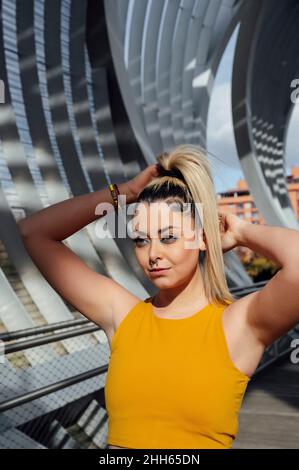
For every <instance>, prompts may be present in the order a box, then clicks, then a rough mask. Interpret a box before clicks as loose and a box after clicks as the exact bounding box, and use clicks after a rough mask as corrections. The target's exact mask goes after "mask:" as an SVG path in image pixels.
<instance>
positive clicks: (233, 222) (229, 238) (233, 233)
mask: <svg viewBox="0 0 299 470" xmlns="http://www.w3.org/2000/svg"><path fill="white" fill-rule="evenodd" d="M218 214H219V222H220V236H221V245H222V251H223V253H226V252H227V251H230V250H232V249H233V248H235V247H236V246H238V245H239V244H240V241H241V239H242V236H241V233H242V230H243V228H244V225H246V224H248V223H249V222H248V221H245V220H243V219H240V218H239V217H237V216H236V215H234V214H232V213H231V212H220V211H218Z"/></svg>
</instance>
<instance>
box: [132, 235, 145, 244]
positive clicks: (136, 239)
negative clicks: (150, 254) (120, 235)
mask: <svg viewBox="0 0 299 470" xmlns="http://www.w3.org/2000/svg"><path fill="white" fill-rule="evenodd" d="M144 241H145V240H144V238H140V237H137V238H133V242H134V243H135V244H136V245H137V243H140V242H144Z"/></svg>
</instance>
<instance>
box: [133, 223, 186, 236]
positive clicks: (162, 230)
mask: <svg viewBox="0 0 299 470" xmlns="http://www.w3.org/2000/svg"><path fill="white" fill-rule="evenodd" d="M170 228H180V227H177V226H176V225H169V226H168V227H163V228H160V229H159V230H158V233H159V234H161V233H162V232H165V230H167V229H170ZM135 232H137V233H140V234H141V235H146V233H144V232H142V231H140V230H135Z"/></svg>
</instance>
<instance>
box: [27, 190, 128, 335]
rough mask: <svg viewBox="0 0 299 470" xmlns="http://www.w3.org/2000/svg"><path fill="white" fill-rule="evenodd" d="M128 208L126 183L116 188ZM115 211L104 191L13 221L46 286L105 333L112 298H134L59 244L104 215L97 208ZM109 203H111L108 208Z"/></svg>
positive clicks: (85, 195)
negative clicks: (101, 205) (47, 283)
mask: <svg viewBox="0 0 299 470" xmlns="http://www.w3.org/2000/svg"><path fill="white" fill-rule="evenodd" d="M119 189H120V193H121V195H124V196H126V202H127V204H128V203H130V202H133V196H132V194H131V192H130V188H129V186H128V185H127V184H126V183H123V184H120V185H119ZM100 203H107V205H106V207H105V209H106V210H107V213H108V212H110V211H114V207H113V205H112V198H111V194H110V190H109V188H105V189H102V190H100V191H95V192H92V193H88V194H84V195H82V196H76V197H72V198H70V199H67V200H65V201H62V202H59V203H57V204H54V205H52V206H50V207H47V208H45V209H42V210H40V211H38V212H35V213H34V214H32V215H30V216H28V217H26V218H25V219H22V220H21V221H20V222H19V223H18V227H19V231H20V234H21V236H22V239H23V243H24V245H25V247H26V249H27V252H28V254H29V255H30V257H31V259H32V260H33V262H34V263H35V265H36V266H37V268H38V269H39V270H40V272H41V273H42V274H43V276H44V277H45V278H46V279H47V281H48V282H49V284H50V285H51V286H52V287H53V288H54V289H55V290H56V291H57V292H58V293H59V294H60V295H61V296H62V297H64V298H65V299H66V300H67V301H68V302H70V303H71V304H72V305H73V306H74V307H75V308H77V310H79V311H80V312H81V313H82V314H83V315H85V316H86V317H87V318H89V319H90V320H91V321H94V322H95V323H96V324H98V325H99V326H101V327H102V328H103V329H105V330H106V331H107V330H108V329H109V328H111V326H112V324H113V323H112V322H113V311H114V308H116V304H115V302H116V299H117V300H118V301H121V300H122V299H125V300H129V301H130V300H131V301H132V302H133V303H134V300H135V299H136V298H135V296H134V295H133V294H131V293H130V292H129V291H128V290H127V289H125V288H124V287H122V286H121V285H120V284H119V283H117V282H115V281H113V280H112V279H110V278H108V277H106V276H103V275H101V274H99V273H96V272H94V271H93V270H92V269H90V268H89V267H88V266H87V265H86V264H85V263H84V262H83V261H82V260H81V259H80V258H79V257H78V256H77V255H76V254H75V253H73V251H72V250H70V249H69V248H68V247H67V246H66V245H65V243H63V240H64V239H66V238H68V237H69V236H71V235H72V234H73V233H75V232H77V231H78V230H80V229H82V228H83V227H85V226H86V225H88V224H90V223H91V222H93V221H95V220H96V219H98V218H100V217H102V216H103V214H95V209H96V207H97V205H98V204H100ZM109 204H111V205H110V206H109Z"/></svg>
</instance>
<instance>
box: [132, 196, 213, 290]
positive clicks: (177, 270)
mask: <svg viewBox="0 0 299 470" xmlns="http://www.w3.org/2000/svg"><path fill="white" fill-rule="evenodd" d="M135 214H136V215H134V218H133V219H132V221H131V222H130V227H131V233H130V236H131V238H132V240H134V246H135V254H136V258H137V261H138V263H139V265H140V266H141V268H142V269H143V271H144V273H145V275H146V276H147V277H148V278H149V279H150V280H151V281H152V282H153V283H154V284H155V285H156V286H157V287H158V288H160V289H161V288H169V287H176V286H179V285H181V284H183V283H184V282H186V281H188V279H189V278H190V276H191V275H192V274H193V273H194V270H195V269H197V267H198V263H199V259H198V257H199V253H200V251H201V250H204V249H205V244H204V242H203V239H202V228H200V227H198V229H197V231H196V230H195V220H194V218H192V216H191V215H190V213H188V214H185V213H182V212H180V211H178V210H177V206H176V205H172V206H170V205H169V204H167V203H165V202H163V201H161V202H154V203H151V204H148V203H146V202H141V203H139V204H138V206H137V208H136V211H135ZM196 235H197V236H196ZM153 268H167V269H165V270H162V271H160V272H156V273H154V272H151V269H153Z"/></svg>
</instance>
